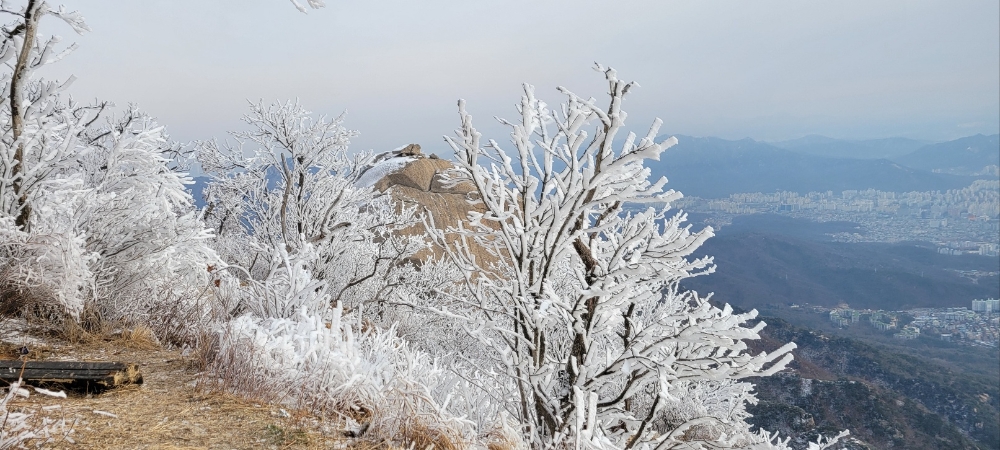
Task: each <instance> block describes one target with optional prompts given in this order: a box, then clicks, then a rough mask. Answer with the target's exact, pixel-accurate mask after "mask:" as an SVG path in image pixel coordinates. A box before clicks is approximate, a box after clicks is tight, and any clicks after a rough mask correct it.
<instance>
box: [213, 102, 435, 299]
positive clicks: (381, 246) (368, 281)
mask: <svg viewBox="0 0 1000 450" xmlns="http://www.w3.org/2000/svg"><path fill="white" fill-rule="evenodd" d="M250 109H251V112H250V113H249V114H247V115H246V116H245V117H244V121H245V122H246V123H247V124H248V125H249V130H247V131H240V132H234V133H232V137H233V139H234V141H233V142H230V141H226V142H223V143H220V142H218V141H214V140H213V141H207V142H202V143H199V145H198V151H197V152H198V159H199V161H200V162H201V165H202V167H203V168H204V170H205V171H206V173H208V174H210V175H211V177H212V178H211V182H210V183H209V184H208V186H207V187H206V190H205V192H206V198H207V201H208V206H207V207H206V210H205V217H206V220H208V221H209V223H210V224H211V225H212V226H213V227H215V229H216V232H217V234H218V238H217V240H216V248H217V249H218V250H219V252H220V254H221V255H223V257H224V258H225V260H226V263H227V264H230V265H236V266H240V267H242V268H243V269H245V273H246V276H248V277H250V278H252V279H254V280H257V281H266V280H269V279H272V278H274V277H275V276H277V275H280V274H281V273H283V271H284V269H283V267H284V265H285V264H286V262H285V261H284V259H285V258H284V257H283V256H282V255H283V254H287V255H292V256H296V255H298V254H299V253H300V252H303V251H305V250H306V249H307V248H308V249H311V250H309V251H312V252H315V254H316V256H315V258H309V259H308V260H309V261H310V263H309V267H308V270H309V271H310V273H311V276H313V277H315V278H316V279H317V280H320V281H322V282H323V283H325V284H326V285H327V286H328V290H329V292H330V294H331V296H332V299H333V301H334V302H339V301H346V302H348V306H349V307H354V306H357V303H358V302H360V301H363V300H364V299H373V298H375V297H377V296H379V295H382V291H383V290H384V289H387V288H391V287H392V286H393V285H396V284H398V283H395V282H393V278H394V277H396V276H398V274H399V273H401V272H400V271H399V270H396V269H400V263H401V262H402V261H403V260H404V259H405V258H406V257H408V256H410V255H411V254H412V253H413V252H414V251H415V250H416V249H417V248H418V247H419V246H420V245H421V244H420V241H419V239H416V238H413V237H406V236H397V235H394V234H393V233H392V231H393V230H396V229H401V228H403V227H406V226H408V225H411V224H412V223H413V222H414V220H415V218H414V217H413V211H412V210H411V209H398V208H396V207H395V206H394V205H393V204H392V203H391V201H390V199H389V198H387V197H386V196H381V195H377V193H376V192H375V191H374V190H373V189H372V188H371V187H370V186H365V185H363V184H361V183H358V180H359V177H361V175H362V174H363V173H364V171H365V170H366V169H367V168H368V167H370V166H371V164H372V162H373V158H372V155H371V154H370V153H357V154H354V155H350V154H348V153H347V146H348V144H349V142H350V141H349V139H350V138H351V137H352V136H354V135H355V134H356V133H355V132H354V131H350V130H347V129H346V128H344V127H343V125H342V122H343V117H337V118H334V119H328V118H326V117H318V118H312V117H311V116H310V113H309V112H308V111H306V110H305V109H304V108H302V107H301V106H300V105H299V104H298V103H297V102H286V103H280V104H274V105H271V106H264V105H263V104H260V103H256V104H251V107H250ZM292 309H294V308H292ZM292 309H288V310H286V311H284V312H281V313H278V312H277V311H274V312H273V314H274V316H275V317H287V316H288V314H291V313H293V312H294V311H293V310H292Z"/></svg>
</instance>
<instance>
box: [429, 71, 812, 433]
mask: <svg viewBox="0 0 1000 450" xmlns="http://www.w3.org/2000/svg"><path fill="white" fill-rule="evenodd" d="M597 69H598V70H599V71H600V72H602V73H603V75H604V77H605V79H606V80H607V83H608V96H609V99H608V102H607V103H606V104H603V105H599V104H598V103H597V101H596V100H595V99H584V98H582V97H579V96H577V95H576V94H574V93H573V92H571V91H569V90H567V89H565V88H559V91H560V92H562V93H563V94H565V95H566V97H567V100H566V102H565V103H564V104H562V105H560V106H559V107H558V108H556V109H554V110H553V109H550V108H549V107H548V105H546V104H545V103H544V102H542V101H541V100H539V99H537V98H536V97H535V94H534V88H533V87H532V86H530V85H525V86H524V96H523V97H522V98H521V103H520V104H519V105H518V111H519V112H520V118H519V119H518V120H517V121H506V120H503V119H500V122H501V123H502V124H504V125H506V126H507V127H509V128H510V130H511V142H512V145H513V149H512V150H507V149H504V148H503V147H502V146H501V145H500V144H499V143H497V142H496V141H494V140H489V141H487V142H485V143H484V142H483V141H482V138H481V136H480V133H479V132H478V131H477V130H476V129H475V128H474V127H473V125H472V116H471V115H470V114H469V113H468V112H467V111H466V107H465V103H464V101H460V102H459V113H460V115H461V120H462V126H461V128H460V129H459V130H458V131H457V132H456V133H457V137H456V138H451V137H446V138H445V139H446V140H447V142H448V143H449V144H450V145H451V147H452V148H453V149H454V151H455V155H456V159H457V165H458V169H457V170H456V171H455V172H454V173H452V174H450V176H451V179H452V180H453V181H454V182H456V183H457V182H460V181H466V180H468V181H471V182H472V183H474V184H475V186H476V195H474V196H473V197H474V198H473V199H472V200H471V201H474V202H481V203H482V205H483V206H484V207H485V212H483V213H475V212H473V213H470V220H471V225H470V228H469V229H461V228H459V229H450V230H437V232H436V240H437V242H438V243H439V244H440V245H442V246H445V247H447V249H448V256H449V258H450V260H451V261H452V262H453V263H454V264H456V265H458V266H460V267H462V268H463V269H464V270H465V273H466V279H465V287H466V290H464V291H459V290H456V291H454V292H452V293H451V295H449V296H447V300H446V301H445V302H444V304H436V305H425V306H424V307H425V308H427V309H430V310H434V311H436V312H437V313H439V314H442V315H445V316H448V317H452V318H454V319H458V320H460V321H461V323H463V324H464V328H465V330H466V332H467V333H468V334H469V335H470V336H472V337H474V338H476V339H477V340H478V341H479V342H480V343H481V345H482V347H483V349H484V351H483V353H484V354H483V355H479V356H480V357H478V358H477V357H469V358H467V360H468V363H469V364H471V365H472V366H474V367H475V368H476V369H477V370H476V375H475V376H476V377H479V378H480V382H479V384H480V385H483V386H486V385H489V386H496V387H497V388H496V389H500V390H501V391H502V392H495V393H494V394H493V397H495V398H509V399H516V401H515V402H512V404H511V405H510V406H509V408H508V410H509V411H508V412H509V413H510V415H511V416H512V417H516V418H517V420H518V421H519V422H520V423H521V424H522V426H523V427H524V431H525V433H526V434H527V435H528V437H529V438H530V442H531V443H532V446H533V447H535V448H552V447H556V446H561V445H565V444H571V443H572V444H575V445H577V446H581V445H582V446H586V447H601V448H643V447H646V446H649V447H648V448H679V447H684V448H719V447H748V448H749V447H753V448H769V447H767V446H771V445H772V444H771V443H772V442H773V441H774V439H772V436H769V435H766V434H755V433H751V432H750V431H749V429H748V425H747V424H746V422H745V421H744V419H745V418H746V417H747V413H746V412H745V410H744V403H745V402H746V401H754V399H753V396H752V394H751V393H750V391H751V385H749V384H748V383H744V382H740V381H738V380H741V379H743V378H746V377H750V376H762V375H770V374H772V373H774V372H777V371H779V370H781V369H783V368H784V367H785V366H786V364H787V363H788V362H789V361H790V360H791V358H792V355H791V354H790V351H791V350H792V349H793V348H794V347H795V346H794V344H787V345H785V346H783V347H781V348H780V349H778V350H776V351H775V352H773V353H763V352H762V353H759V354H756V355H752V354H750V353H748V352H747V351H746V349H747V346H746V344H745V343H744V342H743V341H744V340H746V339H758V338H759V335H758V332H759V331H760V330H761V329H762V328H763V327H764V324H763V323H759V324H757V325H756V326H754V327H745V326H743V325H742V324H744V323H746V322H747V321H748V320H751V319H753V318H754V317H755V316H756V314H757V313H756V311H751V312H749V313H745V314H734V313H733V311H732V309H731V308H729V306H728V305H727V306H725V307H723V308H721V309H720V308H717V307H715V306H712V305H711V304H709V302H708V299H709V297H707V296H701V295H699V294H698V293H696V292H693V291H687V290H684V289H683V288H682V287H681V285H680V282H681V281H682V280H684V279H686V278H689V277H693V276H699V275H705V274H709V273H711V272H712V271H714V265H713V264H712V260H711V258H707V257H706V258H698V259H692V258H691V255H692V253H693V252H694V251H695V250H696V249H697V248H698V247H699V246H700V245H701V244H702V243H703V242H704V241H705V240H706V239H708V238H709V237H710V236H711V235H712V230H711V229H710V228H706V229H704V230H702V231H699V232H692V231H691V230H690V226H687V225H684V221H685V215H684V214H683V213H677V214H675V213H670V211H669V204H670V202H671V201H674V200H676V199H678V198H680V194H679V193H677V192H674V191H673V190H665V189H664V187H665V185H666V179H663V178H661V179H658V180H650V171H649V169H648V168H646V167H644V161H645V160H647V159H653V160H656V159H659V157H660V155H661V154H662V153H663V152H664V151H665V150H667V149H668V148H669V147H670V146H672V145H674V144H675V143H676V142H677V141H676V139H675V138H670V139H668V140H666V141H663V142H659V143H658V142H656V141H655V137H656V135H657V133H658V132H659V127H660V123H661V122H660V121H659V120H656V121H655V122H654V123H653V125H652V127H650V129H649V131H648V132H647V134H646V135H645V136H644V137H642V138H639V137H637V136H636V135H635V134H633V133H628V134H627V135H624V131H623V127H624V124H625V120H626V118H627V115H626V113H625V111H624V110H623V109H622V103H623V101H624V100H625V97H626V94H628V93H629V91H630V90H631V89H633V88H634V87H636V85H635V84H634V83H628V82H624V81H622V80H620V79H619V78H618V76H617V74H616V73H615V71H614V70H612V69H610V68H604V67H601V66H597ZM587 130H593V132H592V134H591V133H588V131H587ZM663 205H666V206H663ZM626 206H628V207H629V208H628V209H626ZM428 228H429V229H432V230H433V229H434V228H433V227H428ZM449 234H452V235H453V234H458V235H459V236H461V239H455V238H449V239H446V238H445V237H446V235H449ZM475 247H480V248H486V249H488V251H489V252H491V254H492V255H493V256H495V257H496V259H497V260H498V261H499V262H497V263H489V262H484V261H480V260H477V259H476V258H474V257H473V255H474V254H475V253H476V252H475V251H474V248H475ZM775 445H777V444H775ZM755 446H756V447H755Z"/></svg>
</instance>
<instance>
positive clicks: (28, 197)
mask: <svg viewBox="0 0 1000 450" xmlns="http://www.w3.org/2000/svg"><path fill="white" fill-rule="evenodd" d="M0 9H2V12H5V13H7V16H8V17H14V18H15V23H11V24H7V26H5V29H8V30H15V31H13V32H10V33H4V34H3V36H2V43H0V61H10V63H8V64H7V65H5V66H4V67H7V68H10V69H11V72H10V73H3V74H2V78H0V80H2V84H3V91H4V92H10V95H4V96H2V97H0V218H2V219H3V220H5V222H4V224H5V225H4V227H6V228H8V229H10V230H15V231H17V232H19V233H21V234H17V233H6V234H5V235H4V236H2V237H0V239H3V241H2V242H0V245H2V246H3V250H2V254H0V258H3V259H4V261H3V263H4V264H5V265H7V266H12V267H18V268H19V271H20V272H19V274H18V276H17V277H15V278H13V280H14V281H13V284H15V285H17V286H14V290H15V291H17V290H20V291H22V292H29V291H30V292H42V293H43V294H45V295H33V297H35V298H43V297H49V298H51V301H50V302H48V303H50V304H53V305H59V306H61V308H62V311H58V312H59V313H60V314H62V315H65V316H68V317H70V318H72V319H78V318H79V315H80V313H81V311H83V310H84V309H86V310H87V311H92V312H93V313H94V315H95V316H96V317H98V318H100V319H101V320H111V321H125V322H129V321H149V320H155V319H157V318H158V317H161V316H160V315H158V314H157V315H154V314H151V312H152V311H153V310H158V309H163V307H165V306H167V305H164V304H163V302H170V303H175V302H186V303H187V304H188V305H187V306H191V305H192V304H194V303H197V302H196V301H195V298H196V297H197V295H198V292H199V291H200V290H203V289H204V288H205V286H206V284H207V283H208V281H209V276H208V274H207V270H206V268H207V267H208V266H209V265H212V264H214V263H215V262H216V258H215V255H214V252H213V251H212V250H211V249H209V248H208V247H207V246H206V245H205V241H206V239H207V238H208V237H209V236H210V233H208V232H207V231H206V230H205V227H204V226H203V225H202V224H201V222H200V220H199V218H198V217H197V216H196V213H195V210H194V207H193V202H192V199H191V196H190V194H189V193H188V192H187V190H186V189H185V184H186V183H189V182H190V179H189V178H188V177H187V176H186V175H185V174H183V173H181V172H180V171H179V170H177V169H178V168H177V167H176V166H175V164H174V163H173V162H172V161H171V160H170V156H171V154H172V153H173V152H174V150H176V148H177V147H176V146H175V145H173V144H170V143H169V140H168V138H167V136H166V135H165V133H164V132H163V128H162V127H160V126H158V125H156V124H155V123H154V122H153V120H152V119H151V118H149V117H148V116H146V115H144V114H142V113H140V112H138V111H137V110H135V109H134V108H129V109H128V110H127V111H126V112H125V114H124V115H123V116H122V117H121V118H120V119H111V120H108V121H107V124H106V125H103V126H101V125H97V124H98V123H99V120H98V119H100V118H101V117H102V115H103V113H104V111H105V109H106V108H107V107H108V106H109V105H108V104H107V103H95V104H92V105H81V104H78V103H76V102H74V101H72V99H69V100H66V99H65V98H64V92H65V91H66V89H67V88H68V86H69V84H70V83H69V81H72V79H71V80H69V81H67V82H63V83H59V82H52V81H46V80H43V79H38V78H36V77H34V73H35V71H36V70H37V69H38V68H40V67H42V66H44V65H46V64H50V63H53V62H55V61H58V60H59V59H60V58H61V57H62V56H63V55H65V54H66V53H67V52H68V51H71V50H72V49H73V48H74V47H73V46H70V47H69V48H68V49H66V50H65V51H63V52H57V51H56V48H55V47H56V44H57V43H58V41H59V40H58V38H56V37H50V38H47V39H46V38H43V37H42V36H41V35H39V34H38V24H39V21H41V20H42V19H43V18H45V17H56V18H59V19H61V20H62V21H64V22H65V23H67V24H69V25H70V26H71V27H72V28H73V29H74V30H76V31H78V32H83V31H86V30H87V27H86V25H85V24H84V22H83V19H82V17H81V16H80V15H79V14H78V13H75V12H68V11H66V10H65V9H64V8H62V7H59V8H53V7H51V6H50V5H48V4H47V3H46V2H42V1H39V2H28V3H27V4H26V5H20V6H19V5H17V2H3V4H2V5H0ZM7 219H10V220H7ZM11 223H12V224H13V228H11V226H10V224H11ZM8 281H10V280H8ZM5 289H6V288H5ZM151 294H152V295H151ZM169 306H170V307H173V306H174V305H169ZM52 311H53V312H56V310H55V309H53V310H52Z"/></svg>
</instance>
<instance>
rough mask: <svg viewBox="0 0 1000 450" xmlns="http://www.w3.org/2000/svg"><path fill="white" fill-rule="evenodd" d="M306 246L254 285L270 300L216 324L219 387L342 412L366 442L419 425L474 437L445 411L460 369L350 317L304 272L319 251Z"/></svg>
mask: <svg viewBox="0 0 1000 450" xmlns="http://www.w3.org/2000/svg"><path fill="white" fill-rule="evenodd" d="M305 250H306V251H305V252H304V253H303V254H302V255H291V256H288V255H287V254H285V258H286V264H285V265H283V266H282V267H281V268H280V269H278V271H277V272H278V273H279V275H276V276H274V277H273V278H272V279H270V280H268V281H266V282H264V283H261V284H260V285H259V286H258V291H257V292H258V293H262V294H265V296H266V297H267V298H268V299H267V300H266V305H265V306H262V307H259V308H254V307H251V308H249V310H248V311H247V313H245V314H243V315H240V316H239V317H236V318H234V319H232V320H230V321H228V322H226V323H224V324H220V326H219V329H218V331H217V333H218V336H217V342H218V349H217V350H216V353H215V355H214V358H213V359H212V362H211V364H210V369H211V370H212V372H213V373H215V374H216V375H217V376H218V377H219V380H220V383H222V384H223V386H224V387H225V388H226V389H228V390H230V391H233V392H238V393H241V394H244V395H249V396H253V397H257V398H264V399H267V400H272V401H277V402H280V403H285V404H288V405H290V406H293V407H300V408H307V409H311V410H314V411H323V412H325V413H327V414H328V415H332V416H334V417H339V418H340V419H341V420H342V421H343V423H344V424H345V425H347V428H349V429H351V430H354V432H355V433H357V434H358V435H359V436H360V437H363V438H365V439H374V440H376V441H379V440H381V439H389V440H390V441H395V442H398V443H401V444H407V443H408V442H407V440H408V439H412V438H413V437H412V436H411V437H410V438H408V437H407V436H408V433H411V432H413V431H414V430H416V429H419V430H420V432H421V433H423V434H424V435H425V436H431V437H432V440H441V439H448V440H449V441H450V442H453V443H454V442H458V443H461V442H471V441H473V440H474V439H475V438H476V437H477V436H476V431H477V430H476V428H475V427H474V426H473V423H472V422H470V421H468V420H464V419H460V418H458V417H456V416H454V415H452V414H450V413H448V411H447V409H446V406H447V403H448V401H449V400H448V397H450V396H451V395H452V391H453V389H452V388H453V385H454V384H455V382H456V380H455V377H454V375H453V374H452V373H451V372H449V371H447V370H445V369H444V368H442V367H440V366H439V365H438V364H437V363H436V361H434V360H433V359H432V358H431V357H430V356H429V355H427V354H426V353H423V352H420V351H418V350H415V349H413V348H411V346H410V345H409V344H408V343H407V342H406V341H404V340H403V339H401V338H400V337H399V336H398V335H397V332H396V330H395V329H392V328H390V329H386V330H382V329H379V328H376V327H373V326H369V327H366V326H364V325H363V323H362V319H361V317H363V315H362V314H361V309H360V308H359V310H358V311H356V313H355V314H353V315H352V316H351V317H349V318H347V319H345V318H344V316H343V309H342V306H341V305H337V306H330V305H331V298H330V296H329V295H328V294H327V292H326V289H327V284H326V283H324V282H322V281H318V280H315V279H313V278H312V277H311V275H310V273H309V272H308V270H307V269H306V267H307V266H308V260H309V259H310V258H315V257H316V254H315V253H313V252H309V251H308V250H309V247H308V246H307V247H306V248H305ZM279 253H283V252H282V251H281V250H279ZM362 429H363V430H365V432H364V433H362V432H361V430H362Z"/></svg>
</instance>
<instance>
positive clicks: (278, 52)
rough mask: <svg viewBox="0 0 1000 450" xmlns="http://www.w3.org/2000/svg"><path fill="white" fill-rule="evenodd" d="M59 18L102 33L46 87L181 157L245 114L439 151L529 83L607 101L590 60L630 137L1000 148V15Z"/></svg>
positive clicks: (658, 10) (273, 12)
mask: <svg viewBox="0 0 1000 450" xmlns="http://www.w3.org/2000/svg"><path fill="white" fill-rule="evenodd" d="M327 5H328V6H327V7H326V8H324V9H320V10H314V11H310V12H309V14H305V15H304V14H301V13H299V12H298V11H297V10H296V9H295V8H294V7H293V6H292V5H291V4H289V3H288V2H287V1H281V0H256V1H247V0H217V1H212V2H204V1H196V0H149V1H142V2H120V1H111V0H78V1H74V0H67V1H66V6H67V8H68V9H70V10H79V11H80V12H81V13H83V15H84V16H85V17H86V18H87V21H88V24H89V25H90V27H91V29H92V30H93V31H92V32H90V33H87V34H85V35H83V36H77V35H75V34H73V33H72V32H71V31H70V30H69V29H68V28H67V27H65V26H61V25H59V24H57V23H56V21H54V20H52V19H49V20H48V21H47V22H48V23H47V24H43V25H44V26H43V31H47V32H54V33H56V34H61V35H62V36H63V38H64V39H63V42H64V43H66V44H68V43H70V42H77V43H78V44H79V46H80V47H79V49H78V50H77V51H76V52H74V53H73V54H71V55H70V56H69V57H68V58H66V59H65V60H64V61H62V62H60V63H58V64H56V65H53V66H51V67H50V68H48V67H47V68H45V69H44V70H43V71H41V72H40V73H39V75H40V76H44V77H46V78H65V77H66V76H68V75H69V74H75V75H76V76H77V78H78V80H77V81H76V83H75V84H74V86H73V87H72V88H71V90H70V92H71V93H73V94H74V97H75V98H76V99H77V100H79V101H87V100H89V99H92V98H95V97H97V98H101V99H104V100H111V101H114V102H116V103H117V104H118V105H120V106H124V105H126V104H128V103H135V104H137V105H138V106H139V107H140V108H142V109H144V110H146V111H147V112H149V113H150V114H152V115H154V116H155V117H157V118H158V119H159V121H160V122H161V123H162V124H163V125H166V126H167V128H168V131H169V132H170V133H171V136H172V137H173V138H174V139H176V140H178V141H182V142H186V141H191V140H195V139H210V138H213V137H215V138H225V137H226V135H225V131H227V130H232V129H236V128H239V126H240V123H239V117H240V116H241V115H242V114H244V112H245V111H246V110H247V108H246V104H247V103H246V100H247V99H249V100H253V101H256V100H258V99H263V100H264V101H265V102H270V101H275V100H285V99H291V98H299V99H300V100H301V102H302V103H303V105H304V106H306V107H307V108H308V109H310V110H312V111H314V112H317V113H322V114H327V115H338V114H340V113H341V112H343V111H345V110H346V111H347V112H348V115H347V118H346V122H345V126H347V127H348V128H351V129H356V130H359V131H360V132H361V136H359V137H358V138H356V139H354V141H353V145H352V148H353V149H360V150H364V149H374V150H376V151H385V150H389V149H392V148H395V147H398V146H401V145H405V144H408V143H419V144H421V145H422V146H424V148H425V149H428V150H429V151H430V152H437V153H442V152H447V147H446V145H445V144H444V142H443V141H442V139H441V135H443V134H449V135H450V134H451V133H452V130H454V129H455V128H456V127H457V126H458V114H457V112H456V107H455V102H456V100H457V99H459V98H465V99H466V100H467V101H468V108H469V110H470V112H472V114H473V115H474V116H475V118H476V124H477V126H478V127H479V128H480V129H481V130H482V131H483V133H484V135H485V136H486V137H491V138H494V139H497V140H498V141H501V142H504V141H505V140H506V138H507V133H506V132H505V130H504V129H503V128H502V127H500V126H498V125H496V124H495V122H494V121H493V120H492V117H493V116H494V115H496V116H501V117H513V116H514V114H515V110H514V104H515V103H517V101H518V99H519V96H520V85H521V83H523V82H528V83H531V84H534V85H535V86H537V88H538V94H539V97H540V98H543V99H545V100H546V101H547V102H549V103H550V104H555V103H558V102H560V101H561V100H562V97H561V96H560V95H558V94H557V93H556V92H555V89H554V88H555V87H556V86H557V85H563V86H566V87H567V88H570V89H571V90H574V91H575V92H577V93H578V94H581V95H584V96H599V95H601V94H602V93H603V91H604V89H605V88H604V86H603V85H602V82H601V77H600V76H599V75H597V74H595V73H593V72H592V71H591V70H590V67H591V66H592V64H593V61H599V62H601V63H602V64H605V65H609V66H612V67H615V68H616V69H618V71H619V73H620V74H621V76H622V77H623V78H627V79H634V80H636V81H638V82H639V84H640V85H641V88H639V89H637V90H636V91H635V93H634V94H632V96H631V97H630V99H629V100H628V102H627V103H626V109H627V110H628V111H629V112H630V120H629V122H630V125H631V128H632V129H633V130H635V131H636V132H638V133H642V132H644V131H645V129H646V127H648V126H649V123H650V122H651V121H652V119H653V118H654V117H660V118H662V119H663V121H664V126H663V129H664V130H667V131H670V132H672V133H677V134H684V135H692V136H715V137H720V138H724V139H740V138H744V137H751V138H753V139H756V140H762V141H769V142H773V141H780V140H787V139H794V138H799V137H802V136H806V135H812V134H818V135H824V136H828V137H832V138H839V139H854V140H856V139H869V138H886V137H907V138H911V139H918V140H924V141H945V140H950V139H954V138H958V137H963V136H968V135H973V134H977V133H982V134H996V133H998V132H1000V86H998V84H1000V83H998V79H1000V23H998V20H997V17H1000V4H998V2H996V1H995V0H990V1H980V0H975V1H969V2H958V3H955V2H945V1H927V2H909V1H905V0H894V1H885V2H876V3H872V2H862V1H846V2H836V3H829V4H803V3H788V2H777V1H760V2H752V3H750V2H686V1H685V2H680V1H652V0H646V1H638V0H626V1H621V2H616V3H615V7H616V8H618V10H609V9H608V5H609V4H608V3H606V2H598V1H568V0H558V1H551V2H535V1H531V0H510V1H505V2H459V1H455V0H451V1H445V0H427V1H419V2H414V1H404V0H386V1H367V2H358V1H347V0H327Z"/></svg>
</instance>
